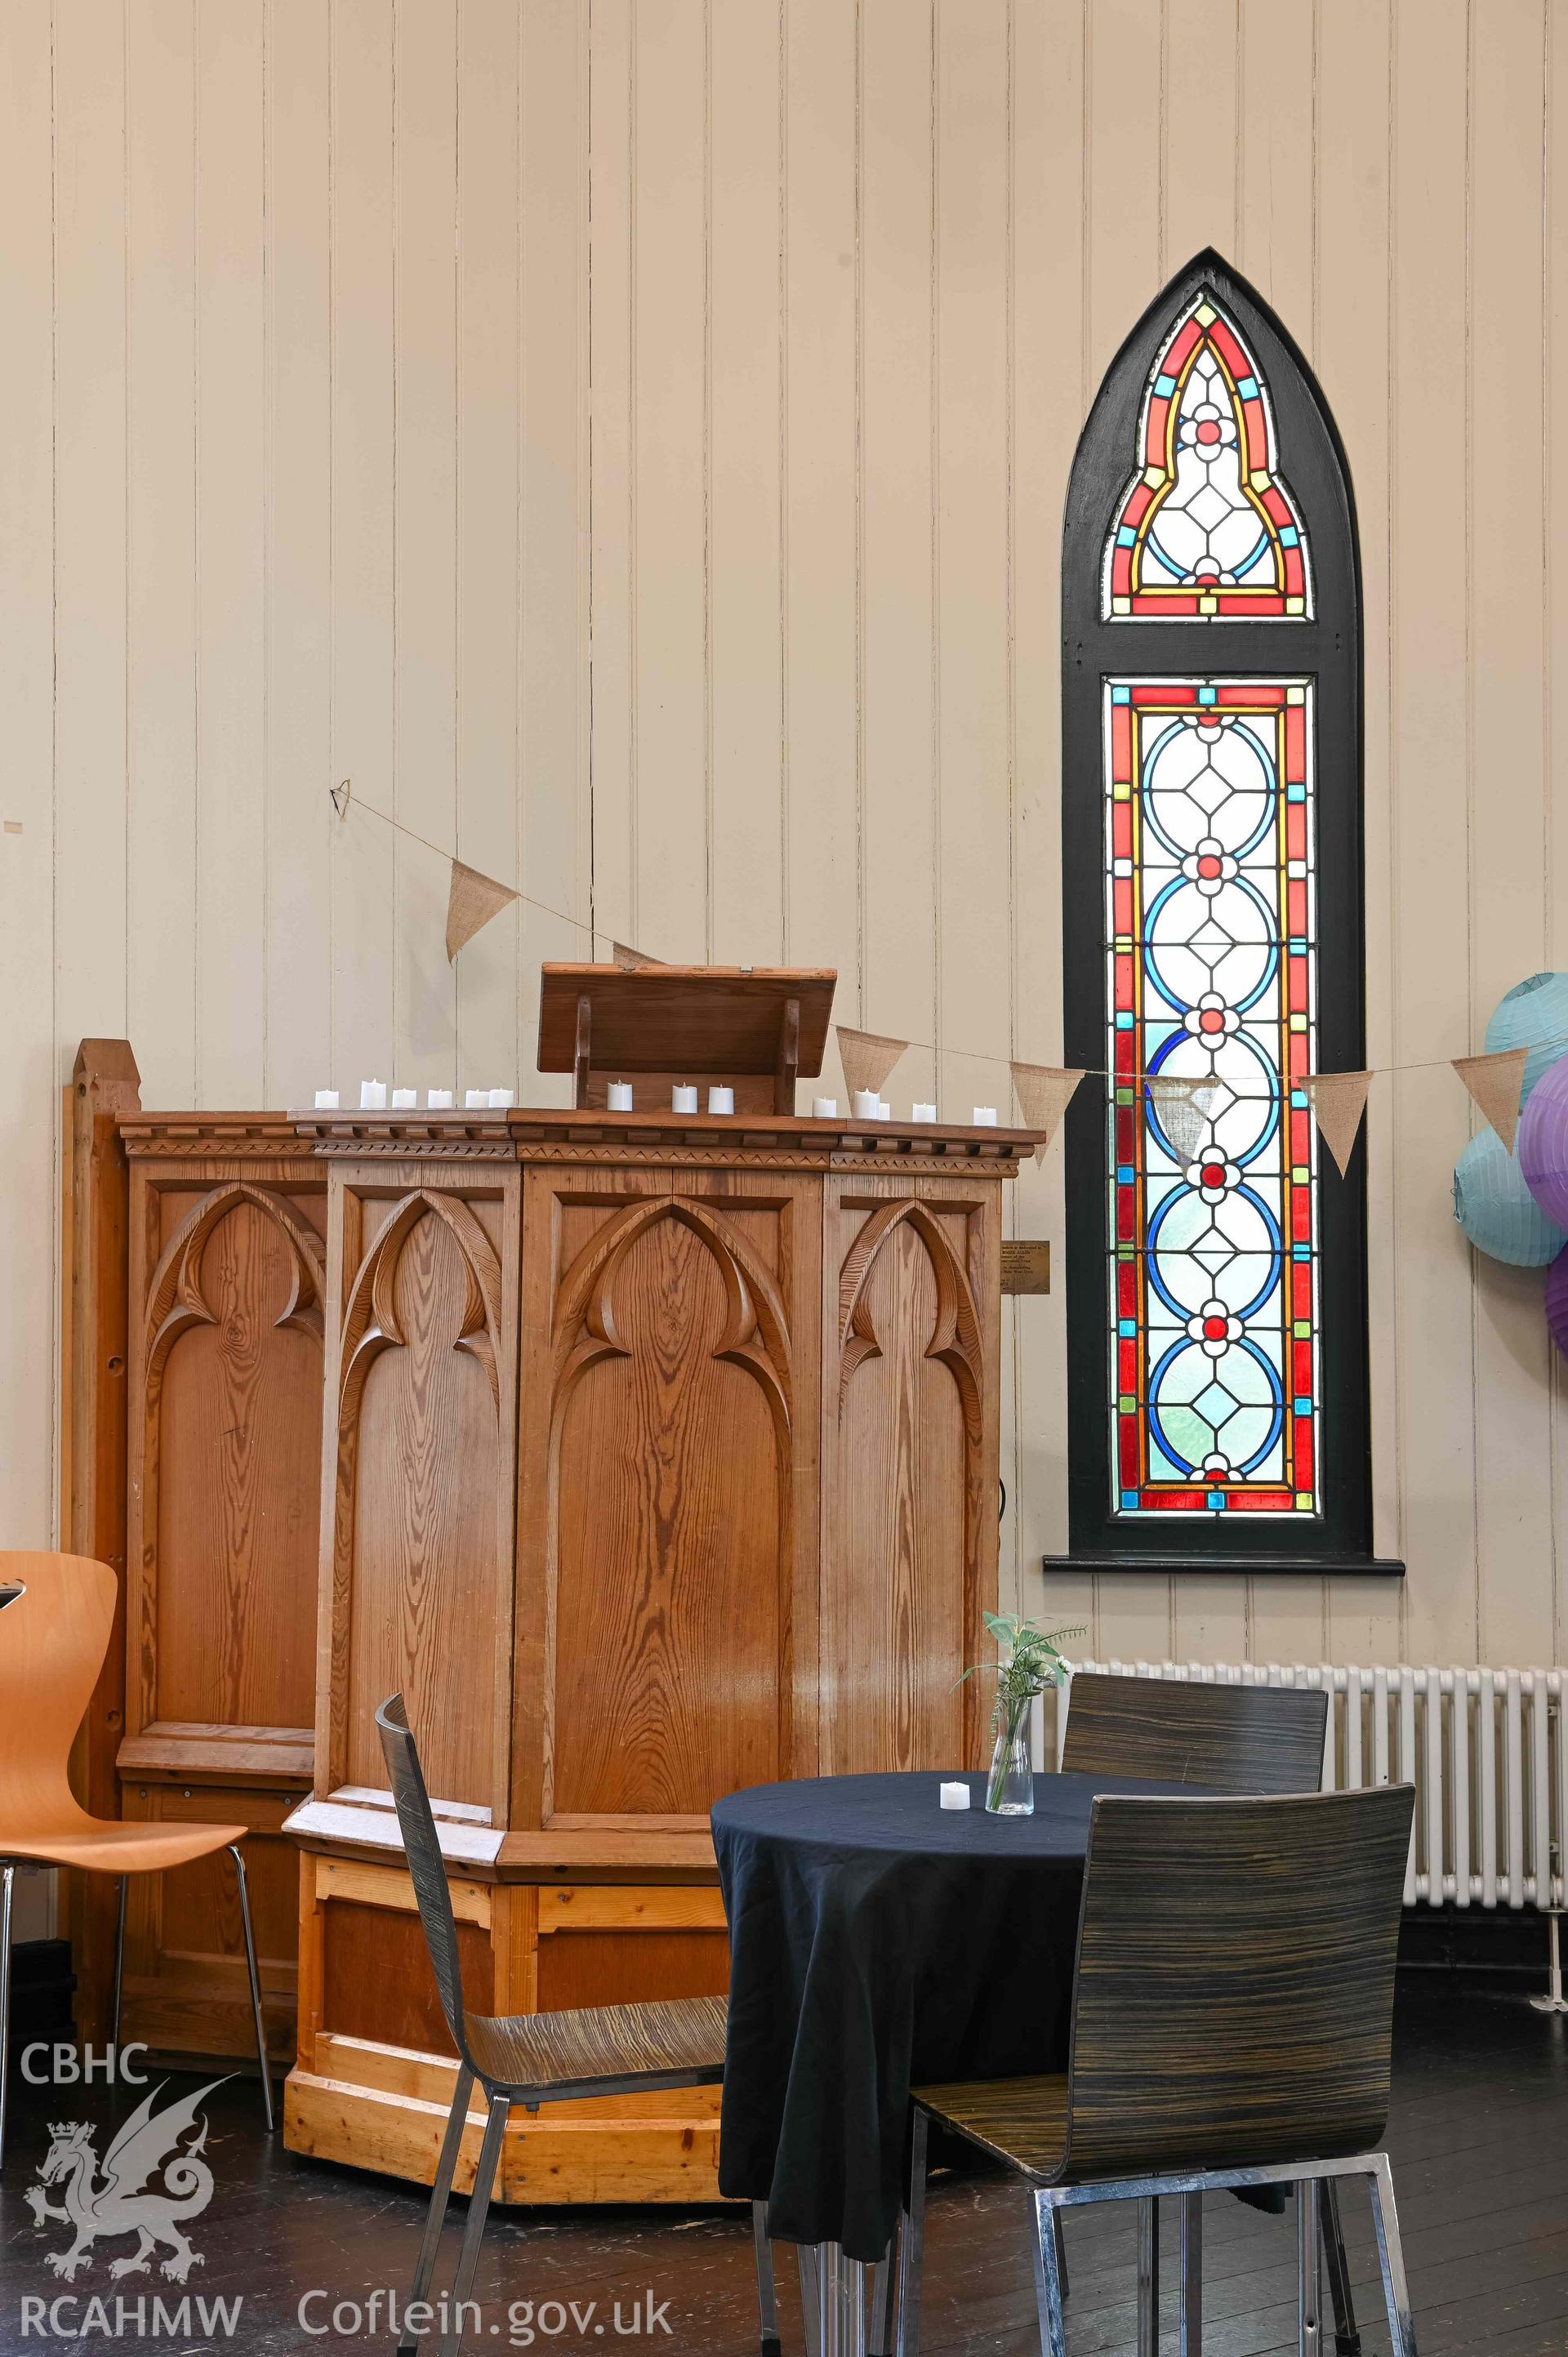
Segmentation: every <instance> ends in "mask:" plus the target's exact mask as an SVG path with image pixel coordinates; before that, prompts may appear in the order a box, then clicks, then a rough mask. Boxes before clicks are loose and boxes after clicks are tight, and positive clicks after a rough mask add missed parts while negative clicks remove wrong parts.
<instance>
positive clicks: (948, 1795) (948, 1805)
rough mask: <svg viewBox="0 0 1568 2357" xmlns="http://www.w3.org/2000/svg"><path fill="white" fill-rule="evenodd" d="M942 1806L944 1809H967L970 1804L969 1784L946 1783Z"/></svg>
mask: <svg viewBox="0 0 1568 2357" xmlns="http://www.w3.org/2000/svg"><path fill="white" fill-rule="evenodd" d="M942 1806H943V1808H944V1809H967V1808H968V1806H969V1786H968V1785H967V1784H944V1785H943V1786H942Z"/></svg>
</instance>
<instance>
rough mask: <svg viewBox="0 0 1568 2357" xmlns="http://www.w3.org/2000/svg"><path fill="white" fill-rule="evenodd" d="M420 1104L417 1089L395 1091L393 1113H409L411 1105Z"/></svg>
mask: <svg viewBox="0 0 1568 2357" xmlns="http://www.w3.org/2000/svg"><path fill="white" fill-rule="evenodd" d="M417 1103H419V1091H418V1090H417V1089H393V1091H392V1111H393V1112H394V1113H407V1112H408V1110H409V1108H410V1106H411V1105H416V1104H417Z"/></svg>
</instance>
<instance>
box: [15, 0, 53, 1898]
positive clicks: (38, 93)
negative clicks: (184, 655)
mask: <svg viewBox="0 0 1568 2357" xmlns="http://www.w3.org/2000/svg"><path fill="white" fill-rule="evenodd" d="M51 100H52V92H51V86H50V56H49V20H48V12H47V10H44V9H39V8H14V9H7V10H0V217H3V218H4V220H5V239H4V242H3V243H0V306H3V312H4V317H5V354H6V359H5V368H4V369H3V370H0V511H4V514H5V536H4V547H3V553H0V712H4V714H5V784H4V786H3V787H0V821H4V828H5V831H4V832H3V833H0V899H3V905H4V908H5V922H4V923H3V924H0V997H3V1000H4V1004H5V1009H6V1017H5V1019H6V1028H7V1034H8V1038H9V1041H10V1070H11V1074H12V1079H11V1085H10V1087H9V1088H8V1089H7V1090H6V1092H5V1098H4V1101H3V1102H0V1169H4V1171H5V1218H4V1219H3V1220H0V1297H3V1298H4V1299H5V1302H6V1303H7V1305H8V1347H7V1348H6V1349H5V1351H0V1423H3V1425H4V1429H5V1435H6V1445H5V1451H4V1469H3V1470H0V1514H3V1517H4V1525H5V1530H6V1533H7V1534H8V1535H7V1540H6V1544H7V1545H10V1546H18V1547H25V1546H43V1545H45V1544H47V1543H48V1532H49V1523H50V1501H51V1497H52V1496H53V1494H54V1492H55V1490H56V1486H57V1485H56V1482H55V1480H54V1478H53V1462H52V1459H53V1453H54V1446H55V1432H54V1418H53V1415H52V1414H51V1402H52V1394H53V1393H54V1390H55V1385H54V1383H52V1382H51V1381H50V1380H49V1378H50V1376H51V1375H52V1374H53V1373H54V1372H55V1370H54V1363H53V1354H52V1352H51V1350H50V1336H51V1328H52V1325H53V1318H52V1314H51V1313H52V1310H53V1287H52V1284H51V1278H52V1275H53V1270H52V1268H51V1265H50V1264H51V1253H50V1249H49V1246H50V1241H51V1238H52V1239H58V1236H59V1200H60V1190H59V1184H58V1182H57V1178H56V1167H55V1159H54V1156H55V1126H54V1122H53V1120H52V1119H51V1118H50V1111H52V1107H53V1105H54V1104H55V1103H58V1102H59V1088H58V1086H57V1082H58V1081H59V1077H60V1075H59V1067H58V1065H57V1062H56V1058H55V1036H56V1035H55V1017H54V980H55V974H54V969H55V959H54V944H55V908H54V900H53V894H52V891H51V879H50V863H51V855H52V850H53V845H52V841H51V836H52V828H53V816H54V795H53V777H52V767H51V765H52V756H53V745H52V737H53V729H54V604H53V588H54V578H53V576H54V563H53V551H52V514H51V509H52V503H53V484H52V470H51V461H52V456H53V451H52V444H53V415H52V390H53V389H52V343H53V324H52V307H51V301H50V285H49V271H50V241H51V212H52V190H51V186H50V155H49V150H50V139H51V123H52V103H51ZM13 829H15V830H16V832H15V833H13V832H12V830H13ZM46 1108H49V1110H48V1111H47V1110H46ZM25 1887H26V1886H25V1885H24V1888H25ZM18 1897H20V1893H18ZM18 1936H19V1937H20V1936H28V1934H24V1933H20V1932H19V1933H18Z"/></svg>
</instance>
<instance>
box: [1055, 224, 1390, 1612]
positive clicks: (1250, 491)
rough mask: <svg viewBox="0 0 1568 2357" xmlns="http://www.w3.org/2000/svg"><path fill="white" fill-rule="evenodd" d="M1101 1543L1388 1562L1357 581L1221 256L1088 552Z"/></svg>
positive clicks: (1078, 1306)
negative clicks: (1372, 1174)
mask: <svg viewBox="0 0 1568 2357" xmlns="http://www.w3.org/2000/svg"><path fill="white" fill-rule="evenodd" d="M1062 589H1063V620H1064V658H1063V662H1064V670H1063V755H1064V759H1063V790H1062V791H1063V843H1064V877H1065V905H1064V917H1065V931H1066V941H1065V947H1066V969H1065V978H1066V986H1065V997H1066V1050H1067V1060H1068V1061H1069V1063H1073V1064H1081V1065H1083V1066H1085V1067H1087V1068H1088V1069H1089V1071H1090V1074H1091V1078H1090V1080H1089V1081H1088V1082H1085V1083H1084V1085H1083V1086H1082V1087H1081V1088H1080V1089H1079V1094H1078V1098H1077V1100H1076V1101H1075V1103H1074V1106H1073V1110H1072V1113H1071V1115H1070V1116H1069V1134H1068V1181H1069V1237H1068V1263H1069V1275H1068V1292H1069V1299H1068V1318H1069V1366H1070V1376H1071V1381H1070V1389H1069V1457H1070V1523H1071V1542H1070V1543H1071V1550H1072V1555H1073V1557H1074V1559H1075V1560H1081V1559H1084V1558H1090V1559H1092V1560H1094V1561H1095V1562H1097V1563H1101V1564H1106V1565H1111V1566H1114V1565H1115V1564H1117V1563H1122V1564H1123V1565H1125V1566H1127V1567H1133V1566H1138V1567H1156V1568H1160V1569H1171V1568H1197V1567H1200V1566H1202V1567H1211V1566H1215V1565H1217V1564H1225V1563H1230V1564H1232V1565H1234V1566H1237V1567H1240V1568H1245V1567H1248V1566H1252V1567H1256V1568H1260V1569H1262V1568H1264V1567H1266V1566H1273V1567H1277V1568H1280V1569H1299V1570H1314V1571H1316V1570H1321V1569H1323V1568H1324V1567H1325V1566H1331V1565H1332V1564H1333V1563H1335V1562H1339V1563H1345V1564H1352V1563H1362V1564H1364V1563H1365V1562H1366V1560H1367V1558H1368V1555H1369V1545H1370V1525H1369V1495H1370V1484H1369V1455H1368V1436H1367V1372H1366V1361H1367V1338H1366V1252H1365V1208H1364V1206H1365V1179H1364V1169H1363V1159H1362V1157H1363V1152H1364V1149H1362V1148H1358V1152H1357V1157H1356V1159H1355V1160H1354V1161H1353V1162H1352V1164H1351V1166H1350V1174H1349V1177H1348V1179H1340V1178H1339V1176H1338V1174H1337V1171H1336V1170H1335V1169H1334V1168H1333V1165H1332V1163H1331V1162H1329V1163H1327V1164H1326V1163H1325V1159H1324V1157H1323V1156H1322V1154H1321V1153H1320V1148H1319V1140H1318V1137H1317V1135H1316V1129H1315V1126H1314V1124H1313V1119H1312V1114H1311V1109H1310V1107H1309V1105H1308V1103H1307V1099H1306V1094H1305V1089H1304V1087H1303V1082H1305V1078H1306V1076H1307V1075H1308V1074H1309V1073H1311V1072H1314V1071H1348V1070H1354V1069H1357V1068H1359V1066H1360V1065H1361V1064H1362V1063H1363V1062H1364V1056H1363V1052H1362V1033H1363V1013H1362V956H1363V952H1362V902H1361V818H1360V796H1361V736H1360V584H1359V560H1358V554H1357V546H1356V526H1355V515H1354V509H1353V505H1352V500H1351V493H1350V486H1349V479H1348V472H1347V469H1346V466H1345V461H1344V457H1343V453H1342V451H1341V449H1340V447H1339V442H1338V437H1337V434H1336V432H1335V429H1334V425H1333V421H1332V419H1331V417H1330V415H1329V414H1328V410H1327V407H1326V404H1325V403H1324V400H1323V397H1322V395H1321V393H1319V391H1318V389H1317V387H1316V383H1315V382H1314V380H1313V378H1312V375H1311V372H1310V371H1309V370H1308V369H1307V367H1306V364H1305V361H1303V360H1302V358H1301V356H1300V354H1299V353H1298V352H1297V351H1296V350H1295V348H1294V345H1293V344H1292V343H1291V341H1290V339H1289V338H1288V336H1287V335H1286V334H1285V332H1284V330H1283V328H1282V327H1281V326H1280V325H1279V323H1278V321H1276V320H1275V319H1274V318H1273V317H1272V315H1271V314H1270V313H1269V312H1268V310H1267V308H1266V307H1265V306H1264V305H1263V304H1262V300H1261V298H1260V297H1259V296H1257V295H1256V294H1255V293H1253V292H1252V291H1251V289H1250V288H1249V287H1247V286H1246V285H1244V284H1243V283H1242V282H1241V281H1240V280H1239V279H1238V278H1237V277H1236V276H1235V274H1233V273H1232V272H1230V270H1228V269H1227V268H1226V267H1225V265H1224V264H1222V263H1221V262H1220V261H1219V258H1218V257H1217V256H1216V255H1214V254H1212V253H1208V254H1203V255H1200V256H1199V257H1198V259H1197V261H1196V262H1194V263H1193V264H1191V265H1190V266H1189V268H1188V269H1187V270H1186V271H1184V272H1183V273H1182V274H1181V275H1180V276H1179V278H1177V279H1176V280H1175V281H1173V283H1172V284H1171V285H1169V286H1168V287H1167V288H1166V289H1165V293H1164V294H1163V295H1162V296H1160V297H1159V298H1158V300H1157V301H1156V302H1155V304H1154V305H1153V306H1152V307H1151V308H1150V310H1149V311H1148V312H1147V313H1146V314H1145V315H1144V318H1143V319H1142V320H1141V321H1140V323H1139V325H1138V326H1137V328H1135V329H1134V330H1133V334H1132V335H1131V336H1130V337H1129V339H1128V340H1127V342H1126V344H1125V345H1124V346H1123V347H1122V350H1121V352H1120V353H1119V354H1118V355H1117V357H1116V359H1115V361H1113V362H1112V367H1111V370H1110V371H1109V373H1108V375H1107V377H1106V379H1105V382H1104V383H1103V385H1102V386H1101V391H1100V393H1099V396H1098V398H1097V400H1096V402H1095V404H1094V407H1093V409H1092V411H1091V413H1090V419H1089V423H1088V425H1086V427H1085V428H1084V433H1083V436H1082V439H1081V441H1080V443H1079V450H1078V456H1077V458H1076V460H1075V462H1074V467H1073V473H1072V479H1071V485H1070V489H1069V499H1068V511H1067V524H1066V532H1065V536H1064V544H1063V583H1062Z"/></svg>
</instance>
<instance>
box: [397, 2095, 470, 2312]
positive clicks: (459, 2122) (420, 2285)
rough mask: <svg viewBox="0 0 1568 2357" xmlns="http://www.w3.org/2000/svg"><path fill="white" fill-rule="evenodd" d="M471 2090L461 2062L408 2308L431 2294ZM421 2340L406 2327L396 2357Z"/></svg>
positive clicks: (436, 2166)
mask: <svg viewBox="0 0 1568 2357" xmlns="http://www.w3.org/2000/svg"><path fill="white" fill-rule="evenodd" d="M473 2087H474V2074H473V2072H471V2071H470V2070H469V2068H468V2066H467V2063H466V2062H464V2063H462V2064H460V2065H459V2067H458V2071H457V2083H456V2087H455V2088H454V2089H453V2091H452V2108H451V2110H450V2112H448V2114H447V2115H446V2135H445V2136H443V2137H442V2139H441V2158H440V2159H439V2160H438V2161H437V2162H436V2164H435V2184H434V2185H433V2186H432V2187H431V2189H430V2207H429V2209H428V2210H427V2211H426V2212H425V2215H424V2233H423V2235H422V2236H421V2237H420V2244H419V2256H418V2258H417V2259H416V2260H415V2261H414V2263H413V2288H412V2290H411V2291H410V2293H409V2295H408V2305H409V2307H410V2308H412V2307H413V2305H414V2303H415V2301H416V2300H422V2299H424V2298H425V2297H426V2295H427V2294H428V2292H429V2290H430V2278H431V2276H433V2275H434V2274H435V2254H436V2251H437V2250H438V2249H439V2247H440V2244H441V2229H442V2227H443V2226H444V2225H445V2223H446V2197H447V2195H448V2194H449V2193H450V2192H451V2190H452V2179H453V2176H454V2174H455V2173H456V2167H457V2155H458V2153H459V2152H460V2151H461V2149H462V2145H463V2129H464V2126H465V2125H466V2124H467V2117H468V2097H469V2095H470V2094H471V2093H473ZM420 2338H421V2336H420V2335H419V2334H418V2333H416V2332H415V2331H414V2330H413V2329H412V2327H411V2326H410V2325H408V2324H407V2323H405V2324H404V2326H403V2338H402V2340H401V2341H399V2342H398V2344H397V2357H414V2352H416V2350H417V2349H418V2347H419V2341H420Z"/></svg>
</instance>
